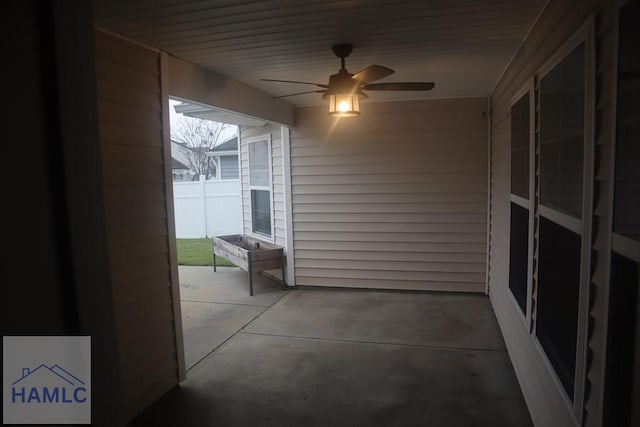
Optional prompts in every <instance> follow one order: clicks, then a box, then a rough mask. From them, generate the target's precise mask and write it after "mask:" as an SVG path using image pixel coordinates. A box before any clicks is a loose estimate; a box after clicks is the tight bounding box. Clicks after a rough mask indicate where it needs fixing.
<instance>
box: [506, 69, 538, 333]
mask: <svg viewBox="0 0 640 427" xmlns="http://www.w3.org/2000/svg"><path fill="white" fill-rule="evenodd" d="M527 94H528V95H529V197H528V198H526V199H525V198H523V197H520V196H518V195H516V194H513V193H512V192H511V179H509V200H510V202H513V203H515V204H516V205H518V206H520V207H522V208H525V209H527V212H529V221H528V224H529V227H528V235H527V239H528V240H527V302H526V306H525V312H524V313H523V312H522V309H521V308H520V305H519V304H518V301H516V298H515V297H514V296H513V293H512V292H511V289H509V292H508V294H509V296H510V297H511V298H510V299H511V302H512V303H513V305H514V308H515V309H516V311H517V312H518V315H519V316H520V318H521V319H522V321H523V322H524V325H525V327H526V329H527V331H529V330H530V327H531V308H532V304H531V300H532V298H531V293H532V289H533V249H534V248H533V227H534V214H535V212H534V200H535V178H536V176H535V173H536V171H535V153H536V147H535V118H536V113H535V107H536V105H535V85H534V79H533V78H531V79H529V80H528V81H527V83H525V85H524V86H523V87H522V88H520V90H518V91H517V92H516V93H515V94H514V95H513V96H512V97H511V102H510V107H509V114H511V109H512V108H513V106H514V105H515V104H516V103H517V102H518V101H520V99H521V98H522V97H523V96H525V95H527ZM510 142H511V141H510ZM509 162H511V157H509ZM509 177H510V178H511V174H510V175H509ZM509 215H511V206H509ZM509 224H511V217H509ZM509 239H511V236H509ZM508 262H510V260H509V261H508Z"/></svg>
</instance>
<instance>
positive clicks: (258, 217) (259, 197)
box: [251, 190, 271, 236]
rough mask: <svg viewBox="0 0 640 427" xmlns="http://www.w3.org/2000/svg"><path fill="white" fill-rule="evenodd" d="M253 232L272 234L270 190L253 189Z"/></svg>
mask: <svg viewBox="0 0 640 427" xmlns="http://www.w3.org/2000/svg"><path fill="white" fill-rule="evenodd" d="M251 221H252V223H253V232H254V233H262V234H266V235H267V236H271V197H270V195H269V192H268V191H265V190H251Z"/></svg>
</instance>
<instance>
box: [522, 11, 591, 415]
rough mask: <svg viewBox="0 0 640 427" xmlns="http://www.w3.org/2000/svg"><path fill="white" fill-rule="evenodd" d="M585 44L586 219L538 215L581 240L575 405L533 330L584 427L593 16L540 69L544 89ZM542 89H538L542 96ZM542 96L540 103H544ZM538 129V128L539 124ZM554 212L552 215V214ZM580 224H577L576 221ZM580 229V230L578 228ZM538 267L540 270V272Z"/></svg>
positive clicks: (537, 344) (544, 210) (547, 212)
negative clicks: (546, 81)
mask: <svg viewBox="0 0 640 427" xmlns="http://www.w3.org/2000/svg"><path fill="white" fill-rule="evenodd" d="M582 43H584V49H585V58H584V60H585V64H584V65H585V79H584V84H585V92H584V95H585V98H584V146H583V169H582V218H580V219H576V218H574V217H571V216H570V215H566V214H563V213H561V212H559V211H556V210H555V209H552V208H549V207H546V206H544V205H542V204H540V205H539V206H538V209H539V211H538V212H537V213H536V215H537V216H538V218H545V219H547V220H550V221H552V222H553V223H555V224H558V225H560V226H562V227H564V228H566V229H568V230H570V231H574V232H575V231H576V229H578V234H579V235H580V238H581V250H580V284H579V286H580V289H579V296H578V325H577V331H576V332H577V333H576V368H575V377H574V393H573V401H572V400H571V398H570V397H569V395H568V394H567V392H566V391H565V389H564V386H563V385H562V382H561V381H560V378H559V377H558V376H557V374H556V371H555V369H554V368H553V365H552V364H551V361H550V360H549V358H548V357H547V354H546V352H545V350H544V348H543V347H542V344H541V343H540V341H539V340H538V337H537V330H536V329H537V323H536V324H535V325H534V328H532V330H531V334H532V336H533V340H534V344H535V347H536V349H537V351H538V352H539V354H540V355H541V356H542V360H543V361H544V363H545V365H546V367H547V370H548V371H549V373H550V375H551V378H552V379H553V382H554V384H555V385H556V388H557V389H558V391H559V392H560V395H561V396H562V397H563V401H564V403H565V404H566V405H567V407H568V409H570V410H571V412H572V413H573V415H574V417H575V419H576V422H577V423H578V424H581V423H582V418H583V412H584V411H583V407H584V393H585V382H586V359H587V351H588V349H587V346H588V336H587V326H588V317H589V289H590V282H591V228H592V219H591V218H592V206H593V169H594V168H593V159H594V146H595V141H594V131H593V123H594V121H595V102H594V101H595V75H594V74H595V31H594V22H593V16H589V18H587V20H586V22H585V23H584V24H583V25H582V26H581V27H580V28H579V29H578V30H577V31H576V32H575V33H574V34H573V35H572V36H571V37H570V38H569V39H568V40H567V41H565V42H564V43H563V44H562V46H560V48H558V49H557V50H556V52H555V53H554V54H553V55H552V56H551V57H550V58H549V59H548V60H547V61H546V62H545V63H544V64H543V65H542V67H540V69H539V70H538V73H537V75H538V79H539V82H540V85H541V84H542V79H543V78H544V76H546V75H547V74H548V73H549V72H550V71H552V70H553V69H554V68H555V67H556V66H557V65H558V64H559V63H560V62H561V61H562V60H564V59H565V58H566V57H567V56H568V55H569V54H570V53H571V52H572V51H573V50H574V49H575V48H577V47H578V46H579V45H580V44H582ZM539 93H540V87H538V94H539ZM540 98H541V96H538V100H537V102H538V103H540ZM536 125H538V124H536ZM551 212H552V213H551ZM576 220H577V221H579V224H576V222H575V221H576ZM577 225H578V226H577ZM538 266H539V263H537V265H536V268H538Z"/></svg>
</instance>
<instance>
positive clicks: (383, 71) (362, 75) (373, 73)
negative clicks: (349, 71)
mask: <svg viewBox="0 0 640 427" xmlns="http://www.w3.org/2000/svg"><path fill="white" fill-rule="evenodd" d="M394 72H395V71H393V70H392V69H391V68H387V67H383V66H382V65H369V66H368V67H367V68H365V69H363V70H360V71H358V72H357V73H355V74H354V75H353V77H351V78H352V79H354V80H358V81H359V82H360V83H362V84H367V83H370V82H374V81H376V80H380V79H381V78H383V77H387V76H390V75H391V74H393V73H394Z"/></svg>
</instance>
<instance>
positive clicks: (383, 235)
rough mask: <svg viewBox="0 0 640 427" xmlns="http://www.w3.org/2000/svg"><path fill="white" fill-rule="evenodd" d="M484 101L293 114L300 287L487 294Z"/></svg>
mask: <svg viewBox="0 0 640 427" xmlns="http://www.w3.org/2000/svg"><path fill="white" fill-rule="evenodd" d="M486 109H487V99H486V98H473V99H457V100H433V101H411V102H392V103H363V105H362V115H361V116H360V117H358V118H354V119H342V120H341V121H339V122H334V120H333V119H331V118H330V117H329V116H328V114H327V112H326V107H325V106H322V107H307V108H299V109H297V110H296V127H295V128H292V129H291V183H292V203H293V233H294V240H295V276H296V284H297V285H314V286H341V287H366V288H383V289H419V290H447V291H473V292H482V291H484V287H485V261H486V231H487V226H486V219H487V118H486V113H485V111H486Z"/></svg>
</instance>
